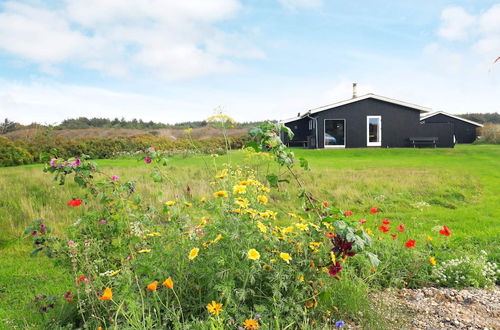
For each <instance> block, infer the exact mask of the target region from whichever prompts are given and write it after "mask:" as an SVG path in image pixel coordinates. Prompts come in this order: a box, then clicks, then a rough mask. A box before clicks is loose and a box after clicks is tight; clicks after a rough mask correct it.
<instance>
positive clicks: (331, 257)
mask: <svg viewBox="0 0 500 330" xmlns="http://www.w3.org/2000/svg"><path fill="white" fill-rule="evenodd" d="M330 259H332V262H333V263H336V262H337V261H336V260H335V253H333V252H331V251H330Z"/></svg>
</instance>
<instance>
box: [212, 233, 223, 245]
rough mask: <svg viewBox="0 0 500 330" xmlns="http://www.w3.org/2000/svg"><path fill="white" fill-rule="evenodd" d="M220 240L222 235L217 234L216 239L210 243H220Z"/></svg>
mask: <svg viewBox="0 0 500 330" xmlns="http://www.w3.org/2000/svg"><path fill="white" fill-rule="evenodd" d="M221 239H222V235H221V234H219V235H217V237H215V238H214V240H213V241H212V243H217V242H218V241H220V240H221Z"/></svg>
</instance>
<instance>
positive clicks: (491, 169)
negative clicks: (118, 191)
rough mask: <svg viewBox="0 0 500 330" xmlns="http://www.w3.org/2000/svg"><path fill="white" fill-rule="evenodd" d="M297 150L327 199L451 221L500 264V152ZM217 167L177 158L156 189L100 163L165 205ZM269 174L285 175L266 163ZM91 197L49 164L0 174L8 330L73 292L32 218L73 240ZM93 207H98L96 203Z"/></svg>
mask: <svg viewBox="0 0 500 330" xmlns="http://www.w3.org/2000/svg"><path fill="white" fill-rule="evenodd" d="M295 152H296V155H297V157H305V158H307V159H308V160H309V162H310V165H311V167H312V171H311V172H306V173H301V178H302V180H303V182H304V183H305V186H306V187H307V189H308V190H310V191H311V192H312V193H313V195H314V197H315V198H317V199H318V200H321V201H328V202H330V204H332V205H336V206H338V207H340V208H341V209H343V210H351V211H353V212H354V216H355V217H360V218H361V217H363V216H364V215H365V214H366V212H367V210H368V209H369V208H370V207H372V206H378V207H379V208H380V209H381V214H382V215H383V216H384V217H386V218H389V219H391V220H392V221H393V222H394V223H399V222H404V223H405V225H406V226H407V228H409V230H414V231H422V232H429V231H430V230H431V229H432V228H433V227H434V226H437V225H442V224H446V225H447V226H448V227H450V228H451V229H452V231H453V236H452V239H451V240H450V242H449V249H450V251H451V252H453V249H454V248H456V249H457V250H460V251H463V250H468V249H469V250H477V251H478V250H480V249H484V250H486V251H488V252H489V253H490V254H491V256H492V259H494V260H496V261H497V262H498V261H499V259H500V257H499V256H500V251H499V250H498V247H499V245H500V235H499V233H500V225H499V223H498V219H499V218H500V208H499V205H500V197H499V196H500V185H499V183H500V180H499V179H500V171H499V170H498V169H499V168H500V147H498V146H493V145H469V146H457V147H456V148H455V149H416V150H415V149H387V150H386V149H360V150H356V149H348V150H302V149H296V150H295ZM228 157H230V159H228ZM228 157H226V156H222V157H219V158H217V160H216V161H217V162H218V163H219V164H221V163H224V162H228V161H229V160H230V161H231V162H232V163H234V164H253V165H254V166H257V165H256V164H258V163H259V162H258V161H256V160H251V159H247V158H246V157H245V155H244V153H242V152H234V153H231V155H230V156H228ZM212 161H213V159H210V158H208V159H206V158H202V157H189V158H180V157H174V158H172V159H171V162H170V167H169V173H170V178H169V180H170V183H169V185H168V189H166V190H159V189H156V188H155V186H154V185H150V184H148V183H149V182H150V178H148V177H147V176H148V171H147V170H146V169H145V168H144V164H143V163H141V162H138V161H137V160H134V159H119V160H101V161H99V164H100V165H101V166H102V167H103V170H104V171H105V172H106V173H109V175H110V176H111V175H119V176H120V177H121V178H122V179H123V180H136V181H137V186H136V188H137V191H139V192H140V193H141V194H142V195H143V196H144V198H145V199H147V200H150V201H152V202H153V201H154V202H162V201H165V200H167V199H172V198H176V197H181V198H187V199H189V198H199V197H202V196H207V195H208V192H209V191H210V186H209V183H208V182H209V181H210V180H207V178H208V177H210V176H212V175H213V173H211V172H207V170H206V167H205V162H212ZM269 163H271V162H269ZM260 171H261V172H267V171H277V169H276V168H275V167H274V165H269V166H267V165H266V164H264V165H260ZM297 192H298V190H297V189H296V188H294V185H293V184H290V185H283V186H282V187H281V188H280V190H279V191H277V192H273V193H272V194H271V198H272V199H273V201H272V203H273V206H274V209H277V210H280V211H282V212H288V211H289V210H291V209H296V208H297V206H298V202H297V198H296V194H297ZM82 194H83V192H82V191H81V190H80V189H79V188H78V187H77V186H76V185H75V184H68V185H65V186H63V187H59V186H57V184H56V183H55V182H53V181H52V180H51V177H50V176H49V175H48V174H44V173H43V172H42V166H40V165H30V166H22V167H13V168H2V169H0V226H1V228H2V230H0V321H2V320H3V323H4V327H6V328H11V327H13V326H14V325H17V326H19V327H22V328H26V327H29V325H30V324H36V323H37V317H38V316H36V315H35V314H33V313H30V312H29V310H28V309H27V308H26V306H27V304H28V303H29V302H30V301H31V300H32V299H33V297H34V295H35V294H37V293H56V292H57V293H60V292H64V291H65V290H66V289H67V288H68V287H69V286H71V284H72V280H71V279H70V277H71V276H70V275H69V274H68V271H67V269H63V268H58V267H56V266H48V265H50V263H47V262H46V260H43V259H32V258H29V257H28V254H29V249H30V246H29V240H27V239H26V237H25V235H24V234H23V230H24V228H25V227H26V225H27V224H29V223H30V222H31V221H32V220H34V219H38V218H43V219H45V220H46V221H47V222H48V223H49V224H50V225H51V226H52V227H53V229H54V230H55V232H56V233H57V234H63V233H64V228H65V227H66V226H67V225H68V224H71V223H73V222H74V221H75V220H76V219H78V217H79V216H81V214H83V212H84V208H70V207H68V206H66V205H65V204H66V202H67V201H68V200H70V199H71V198H72V197H79V198H82V197H84V196H83V195H82ZM86 207H90V208H91V207H92V203H89V204H87V205H86ZM339 285H340V284H339ZM340 303H342V302H339V304H340ZM9 320H10V321H9ZM12 320H15V321H12ZM9 322H10V323H9ZM12 322H14V323H12ZM0 324H2V322H0Z"/></svg>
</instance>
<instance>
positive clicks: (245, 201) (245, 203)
mask: <svg viewBox="0 0 500 330" xmlns="http://www.w3.org/2000/svg"><path fill="white" fill-rule="evenodd" d="M234 203H235V204H237V205H238V206H239V207H242V208H244V209H246V208H247V207H248V199H246V198H243V197H238V198H235V199H234Z"/></svg>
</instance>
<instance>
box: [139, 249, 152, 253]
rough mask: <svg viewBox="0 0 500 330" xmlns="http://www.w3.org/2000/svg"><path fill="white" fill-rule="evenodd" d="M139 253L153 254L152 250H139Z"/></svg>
mask: <svg viewBox="0 0 500 330" xmlns="http://www.w3.org/2000/svg"><path fill="white" fill-rule="evenodd" d="M137 252H138V253H149V252H151V249H143V250H139V251H137Z"/></svg>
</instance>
